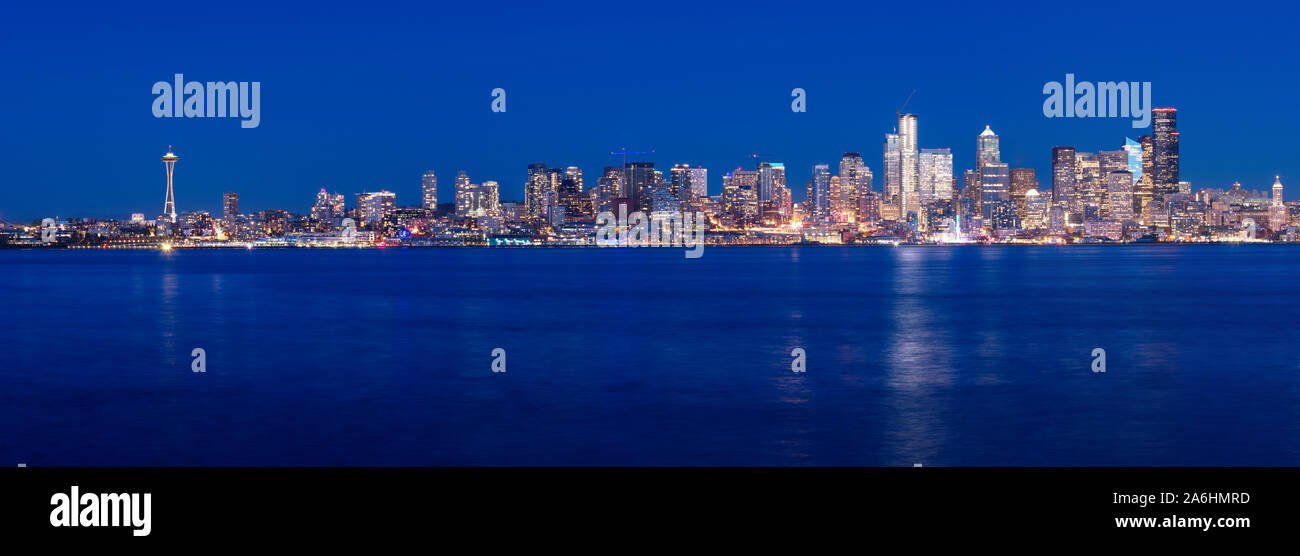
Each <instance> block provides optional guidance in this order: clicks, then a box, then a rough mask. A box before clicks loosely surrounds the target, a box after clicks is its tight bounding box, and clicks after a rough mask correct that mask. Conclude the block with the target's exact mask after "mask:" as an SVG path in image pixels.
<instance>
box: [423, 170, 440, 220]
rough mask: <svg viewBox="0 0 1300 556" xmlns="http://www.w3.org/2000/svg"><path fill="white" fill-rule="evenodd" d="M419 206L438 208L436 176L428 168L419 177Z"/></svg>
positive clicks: (427, 208) (431, 209)
mask: <svg viewBox="0 0 1300 556" xmlns="http://www.w3.org/2000/svg"><path fill="white" fill-rule="evenodd" d="M420 206H421V207H422V208H424V209H425V210H429V211H434V210H438V176H437V175H436V174H434V173H433V170H429V171H428V172H425V173H424V176H422V177H421V178H420Z"/></svg>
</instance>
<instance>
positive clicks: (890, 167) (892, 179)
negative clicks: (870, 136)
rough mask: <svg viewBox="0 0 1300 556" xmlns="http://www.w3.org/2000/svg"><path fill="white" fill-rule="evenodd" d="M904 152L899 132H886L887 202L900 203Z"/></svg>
mask: <svg viewBox="0 0 1300 556" xmlns="http://www.w3.org/2000/svg"><path fill="white" fill-rule="evenodd" d="M902 157H903V153H902V151H900V150H899V149H898V134H896V133H886V134H885V155H884V164H885V202H886V203H890V204H895V205H896V204H898V192H899V191H900V190H901V189H902V185H901V184H902V181H903V158H902Z"/></svg>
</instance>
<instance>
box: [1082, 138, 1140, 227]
mask: <svg viewBox="0 0 1300 556" xmlns="http://www.w3.org/2000/svg"><path fill="white" fill-rule="evenodd" d="M1097 166H1098V175H1099V177H1100V178H1101V179H1099V180H1098V184H1099V187H1098V188H1097V189H1098V191H1097V193H1096V194H1095V195H1094V196H1093V197H1094V198H1090V199H1089V202H1090V203H1093V204H1096V205H1097V206H1098V207H1101V213H1102V216H1103V217H1104V218H1106V219H1113V217H1112V216H1111V209H1112V208H1113V207H1112V206H1111V198H1112V196H1111V195H1110V190H1111V186H1110V175H1111V174H1112V173H1114V172H1130V173H1129V174H1128V175H1129V178H1130V179H1131V178H1132V176H1133V174H1132V172H1131V171H1130V170H1129V151H1128V150H1126V149H1122V148H1121V149H1117V150H1113V151H1097ZM1129 200H1130V202H1131V201H1132V197H1131V196H1130V197H1129Z"/></svg>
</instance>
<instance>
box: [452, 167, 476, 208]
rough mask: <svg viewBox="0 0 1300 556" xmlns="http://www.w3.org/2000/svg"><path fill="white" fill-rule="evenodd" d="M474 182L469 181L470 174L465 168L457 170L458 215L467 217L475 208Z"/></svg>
mask: <svg viewBox="0 0 1300 556" xmlns="http://www.w3.org/2000/svg"><path fill="white" fill-rule="evenodd" d="M472 189H473V184H471V183H470V182H469V174H466V173H465V171H464V170H461V171H459V172H456V181H455V187H454V191H455V195H456V216H457V217H462V218H463V217H466V216H469V215H470V212H471V211H473V210H474V205H475V202H474V198H473V194H474V193H473V191H472Z"/></svg>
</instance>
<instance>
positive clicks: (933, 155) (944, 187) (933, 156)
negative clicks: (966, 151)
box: [917, 149, 952, 204]
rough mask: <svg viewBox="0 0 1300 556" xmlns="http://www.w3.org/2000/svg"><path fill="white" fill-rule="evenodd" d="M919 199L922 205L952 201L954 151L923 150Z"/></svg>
mask: <svg viewBox="0 0 1300 556" xmlns="http://www.w3.org/2000/svg"><path fill="white" fill-rule="evenodd" d="M918 158H919V160H918V162H917V164H918V166H919V172H920V178H921V183H920V192H919V198H920V202H921V203H922V204H925V203H929V202H931V201H935V200H945V199H946V200H951V199H952V149H921V154H920V155H918Z"/></svg>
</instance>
